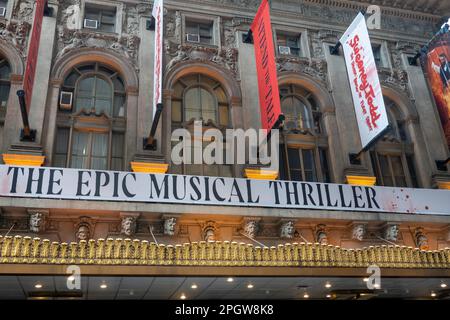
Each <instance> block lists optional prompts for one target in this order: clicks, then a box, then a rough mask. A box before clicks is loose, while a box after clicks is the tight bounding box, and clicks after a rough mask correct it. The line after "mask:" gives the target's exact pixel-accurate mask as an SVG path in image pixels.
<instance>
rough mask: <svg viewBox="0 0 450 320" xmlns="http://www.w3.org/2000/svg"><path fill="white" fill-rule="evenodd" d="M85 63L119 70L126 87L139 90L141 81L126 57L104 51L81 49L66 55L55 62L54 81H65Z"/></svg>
mask: <svg viewBox="0 0 450 320" xmlns="http://www.w3.org/2000/svg"><path fill="white" fill-rule="evenodd" d="M84 62H101V63H102V64H104V65H106V66H109V67H111V68H113V69H115V70H117V71H118V72H119V73H120V74H121V76H122V78H123V80H124V81H125V85H126V87H127V88H134V90H137V88H138V85H139V80H138V75H137V72H136V70H135V69H134V67H133V65H132V64H131V63H130V62H129V61H128V60H127V59H126V58H125V57H123V56H120V55H118V54H116V53H114V52H111V51H107V50H102V49H93V48H81V49H77V50H72V51H70V52H69V53H67V54H65V55H64V56H62V57H61V58H60V59H58V60H57V61H56V62H55V65H54V67H53V70H52V79H53V80H55V81H58V80H59V81H63V80H64V78H65V77H66V76H67V74H68V73H69V72H70V70H71V69H72V68H73V67H75V66H76V65H79V64H81V63H84Z"/></svg>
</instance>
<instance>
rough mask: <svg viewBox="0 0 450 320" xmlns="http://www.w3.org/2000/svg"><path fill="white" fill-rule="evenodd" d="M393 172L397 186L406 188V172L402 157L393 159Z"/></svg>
mask: <svg viewBox="0 0 450 320" xmlns="http://www.w3.org/2000/svg"><path fill="white" fill-rule="evenodd" d="M391 164H392V170H393V171H394V175H395V186H396V187H406V186H407V185H406V178H405V171H404V170H403V164H402V159H401V158H400V157H391Z"/></svg>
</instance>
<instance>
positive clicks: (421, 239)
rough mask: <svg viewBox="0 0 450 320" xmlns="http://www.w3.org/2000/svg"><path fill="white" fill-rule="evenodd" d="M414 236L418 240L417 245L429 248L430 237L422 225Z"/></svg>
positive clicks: (421, 247)
mask: <svg viewBox="0 0 450 320" xmlns="http://www.w3.org/2000/svg"><path fill="white" fill-rule="evenodd" d="M414 238H415V240H416V246H417V248H419V249H420V250H428V249H429V246H428V237H427V236H426V234H425V230H424V228H422V227H419V228H417V229H416V230H415V232H414Z"/></svg>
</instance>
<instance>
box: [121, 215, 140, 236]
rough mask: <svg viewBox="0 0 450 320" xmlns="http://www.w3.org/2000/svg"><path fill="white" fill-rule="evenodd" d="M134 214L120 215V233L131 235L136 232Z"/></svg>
mask: <svg viewBox="0 0 450 320" xmlns="http://www.w3.org/2000/svg"><path fill="white" fill-rule="evenodd" d="M136 220H137V218H136V216H125V215H124V216H122V222H121V231H120V232H121V233H122V234H124V235H126V236H129V237H130V236H132V235H133V234H134V233H135V232H136Z"/></svg>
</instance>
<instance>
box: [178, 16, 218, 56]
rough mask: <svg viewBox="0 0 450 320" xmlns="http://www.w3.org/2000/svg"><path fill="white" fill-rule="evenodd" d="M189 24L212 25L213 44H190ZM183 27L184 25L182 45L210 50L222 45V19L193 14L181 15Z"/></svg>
mask: <svg viewBox="0 0 450 320" xmlns="http://www.w3.org/2000/svg"><path fill="white" fill-rule="evenodd" d="M188 23H198V24H210V25H211V43H202V42H190V41H187V36H186V35H187V34H188V33H187V24H188ZM181 25H182V30H181V31H182V32H181V34H182V37H181V43H182V44H185V45H190V46H192V45H194V46H195V45H198V46H204V47H210V48H217V47H219V46H220V43H221V35H220V17H211V15H205V14H193V13H185V12H182V13H181Z"/></svg>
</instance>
